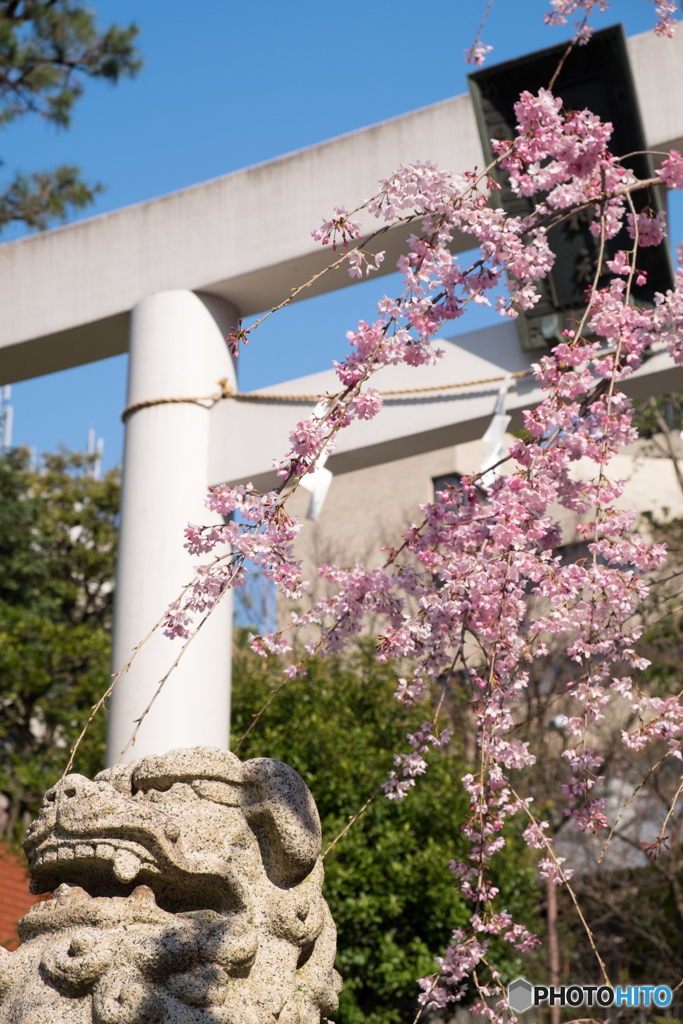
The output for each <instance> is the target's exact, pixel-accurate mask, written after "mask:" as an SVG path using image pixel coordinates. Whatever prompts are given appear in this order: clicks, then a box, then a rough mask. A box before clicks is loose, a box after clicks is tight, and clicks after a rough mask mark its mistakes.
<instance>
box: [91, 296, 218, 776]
mask: <svg viewBox="0 0 683 1024" xmlns="http://www.w3.org/2000/svg"><path fill="white" fill-rule="evenodd" d="M236 320H237V313H236V311H235V309H234V307H232V306H231V305H230V304H229V303H227V302H224V301H223V300H221V299H218V298H216V297H215V296H212V295H206V294H195V293H194V292H191V291H183V290H178V291H165V292H157V293H156V294H153V295H150V296H148V297H147V298H144V299H142V301H141V302H139V303H138V304H137V305H136V306H135V307H134V309H133V311H132V315H131V327H130V367H129V371H128V405H131V404H133V403H136V402H140V401H144V400H146V399H153V398H176V397H188V398H194V397H197V396H204V395H211V394H215V393H216V392H217V391H218V390H219V386H218V381H219V380H220V379H221V378H223V377H227V379H228V384H229V385H230V386H231V387H232V388H233V389H235V390H236V387H237V384H236V378H235V370H234V365H233V361H232V357H231V355H230V352H229V350H228V346H227V344H226V341H225V336H226V334H227V333H228V330H229V329H230V327H232V326H234V325H235V323H236ZM209 424H210V416H209V411H208V409H207V408H202V407H201V406H200V405H197V404H190V403H177V404H173V403H168V404H163V405H154V406H151V407H148V408H143V409H138V410H136V411H135V412H133V413H132V414H131V415H130V416H129V417H128V420H127V422H126V438H125V456H124V472H123V492H122V500H121V530H120V538H119V555H118V567H117V587H116V600H115V608H114V637H113V651H112V670H113V671H118V670H119V669H120V668H121V667H122V666H123V665H124V664H125V663H126V661H127V660H128V658H129V657H130V654H131V652H132V650H133V648H134V646H135V645H137V644H139V643H140V641H141V640H142V638H143V635H144V633H145V632H146V631H147V630H148V629H151V627H152V626H153V625H154V623H155V622H156V621H157V620H158V618H159V616H160V615H161V614H162V612H163V611H164V608H167V607H168V606H169V604H170V603H171V602H172V601H173V600H174V599H175V598H176V597H177V596H178V594H179V592H180V589H181V587H182V586H183V585H185V584H186V583H188V582H189V581H190V579H191V578H192V571H193V564H194V562H195V561H197V560H196V559H192V558H191V557H190V556H189V555H188V553H187V551H186V550H185V549H184V547H183V529H184V527H185V526H186V525H187V523H188V522H196V523H209V522H211V521H221V520H220V517H215V516H214V517H213V519H212V517H211V515H210V513H209V512H208V511H207V509H206V508H205V507H204V499H205V497H206V493H207V486H208V479H209V474H208V452H209ZM231 628H232V599H231V595H230V594H227V595H226V596H225V597H224V598H223V600H222V601H221V603H220V605H219V606H218V608H216V610H215V611H214V612H213V613H212V615H211V617H210V618H209V619H208V621H207V622H206V624H205V625H204V626H203V627H202V629H201V630H200V632H199V633H198V635H197V636H196V638H195V639H194V640H193V641H192V643H191V644H190V645H189V647H188V649H187V651H186V653H185V654H184V655H183V657H182V658H181V661H180V663H179V665H178V667H177V668H176V669H175V670H174V671H173V672H172V673H171V675H170V677H169V679H168V681H167V683H166V684H165V686H164V688H163V690H162V692H161V694H160V695H159V697H158V698H157V700H156V702H155V705H154V708H153V712H152V713H151V714H150V715H148V716H147V718H146V719H145V720H144V722H143V723H142V726H141V728H140V731H139V734H138V737H137V739H136V743H135V746H134V747H132V748H131V749H130V750H129V751H128V753H127V755H126V760H131V759H133V758H137V757H141V756H143V755H145V754H148V753H159V752H160V751H164V750H170V749H172V748H173V747H187V746H195V745H199V744H211V745H215V746H218V747H228V746H229V740H230V661H231ZM180 643H181V641H180V640H178V639H176V640H173V641H171V640H169V639H168V638H166V637H164V636H163V635H162V633H161V631H160V630H157V632H156V633H155V634H154V635H153V636H152V637H151V638H150V639H149V640H148V641H147V642H146V643H145V645H144V646H143V647H142V649H141V650H140V651H139V653H138V654H137V655H136V657H135V659H134V661H133V664H132V666H131V668H130V670H129V671H128V672H127V673H125V674H124V675H122V676H121V677H120V678H119V680H118V682H117V683H116V686H115V689H114V693H113V695H112V698H111V703H110V710H109V720H108V735H107V764H108V765H111V764H115V763H116V762H117V760H118V759H119V754H120V752H121V751H122V750H123V748H124V747H125V745H126V743H127V742H128V740H129V738H130V735H131V732H132V729H133V723H134V720H135V719H137V718H138V717H139V716H140V715H141V713H142V712H143V710H144V709H145V707H146V706H147V704H148V702H149V700H150V698H151V697H152V695H153V694H154V692H155V690H156V688H157V686H158V684H159V681H160V679H161V678H162V677H163V676H164V674H165V673H166V672H167V671H168V669H169V666H170V665H171V664H172V662H173V660H174V658H175V656H176V655H177V653H178V649H179V646H178V645H179V644H180Z"/></svg>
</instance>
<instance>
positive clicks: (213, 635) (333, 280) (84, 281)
mask: <svg viewBox="0 0 683 1024" xmlns="http://www.w3.org/2000/svg"><path fill="white" fill-rule="evenodd" d="M628 53H629V58H630V62H631V68H632V74H633V78H634V81H635V86H636V91H637V95H638V100H639V104H640V109H641V112H642V117H643V122H644V125H645V132H646V142H647V146H648V148H650V149H653V150H668V149H671V148H674V147H675V148H678V149H683V34H679V35H678V36H677V38H676V39H674V40H669V39H659V38H657V37H656V36H655V35H654V33H646V34H643V35H639V36H635V37H633V38H631V39H629V40H628ZM662 97H666V101H665V102H663V101H662ZM426 157H428V158H429V159H432V160H434V161H436V162H437V163H438V164H439V165H440V166H442V167H452V168H455V169H467V168H471V167H474V166H475V165H478V166H480V167H481V166H482V165H483V154H482V150H481V145H480V142H479V135H478V130H477V125H476V121H475V116H474V111H473V108H472V102H471V100H470V97H469V96H468V95H463V96H457V97H455V98H453V99H448V100H445V101H443V102H441V103H438V104H435V105H433V106H430V107H426V108H424V109H422V110H418V111H414V112H412V113H409V114H406V115H403V116H401V117H397V118H394V119H392V120H390V121H386V122H383V123H381V124H378V125H375V126H373V127H370V128H365V129H361V130H360V131H357V132H353V133H351V134H349V135H345V136H342V137H340V138H337V139H333V140H332V141H329V142H325V143H322V144H320V145H317V146H313V147H311V148H309V149H305V150H301V151H299V152H295V153H292V154H289V155H287V156H284V157H280V158H278V159H276V160H273V161H269V162H267V163H264V164H259V165H256V166H254V167H249V168H247V169H245V170H242V171H237V172H235V173H233V174H229V175H226V176H224V177H221V178H217V179H214V180H212V181H209V182H205V183H203V184H200V185H196V186H194V187H192V188H188V189H183V190H182V191H179V192H175V193H172V194H170V195H167V196H162V197H161V198H158V199H154V200H150V201H149V202H145V203H140V204H138V205H135V206H131V207H126V208H124V209H121V210H117V211H114V212H113V213H108V214H104V215H102V216H98V217H94V218H92V219H90V220H84V221H80V222H78V223H76V224H72V225H68V226H66V227H62V228H57V229H55V230H52V231H48V232H46V233H44V234H41V235H34V236H31V237H28V238H23V239H20V240H18V241H14V242H8V243H5V244H3V245H0V307H1V308H2V322H1V323H0V383H5V382H7V383H13V382H15V381H19V380H25V379H27V378H30V377H35V376H39V375H42V374H46V373H51V372H54V371H56V370H62V369H66V368H68V367H72V366H77V365H80V364H83V363H88V362H93V361H95V360H98V359H103V358H106V357H108V356H112V355H117V354H119V353H122V352H125V351H129V352H130V367H129V378H128V404H129V405H130V404H136V403H139V402H144V401H145V400H147V399H156V398H175V397H186V398H193V397H195V396H203V395H211V394H213V393H215V391H216V389H217V381H219V380H220V379H221V378H227V379H228V382H229V384H230V385H231V387H232V388H233V390H236V388H237V382H236V378H235V370H234V367H233V363H232V360H231V357H230V355H229V353H228V349H227V346H226V344H225V341H224V338H225V335H226V333H227V332H228V330H229V328H230V327H231V326H233V325H235V324H236V321H237V318H238V317H239V316H248V315H250V314H254V313H258V312H260V311H262V310H264V309H268V308H270V307H272V306H274V305H276V304H277V303H278V302H280V301H282V299H283V298H284V297H286V296H287V295H289V294H290V290H291V288H292V287H294V286H296V285H298V284H301V283H303V282H304V281H306V280H307V279H309V278H310V277H311V276H312V275H313V274H314V273H316V272H317V271H319V270H321V269H323V268H324V266H325V265H326V256H327V253H326V252H325V251H321V250H320V247H319V246H318V245H316V244H315V243H313V242H312V240H311V237H310V231H311V228H312V227H313V226H315V225H316V224H317V223H319V221H320V219H321V217H322V216H323V215H325V214H326V213H327V212H328V211H330V210H331V209H332V208H333V207H334V206H335V205H337V204H339V203H340V202H346V203H347V205H348V206H350V207H352V206H353V205H355V202H356V201H357V200H358V199H359V198H363V197H365V196H367V195H370V194H372V192H373V191H374V189H375V187H376V182H377V180H378V179H379V178H382V177H385V176H386V175H387V174H388V173H390V171H391V170H392V168H394V167H396V166H398V165H399V164H400V163H408V162H411V161H415V160H419V159H424V158H426ZM371 227H372V224H371V222H370V221H366V222H365V223H364V228H365V229H366V230H368V231H370V229H371ZM405 236H406V232H405V231H403V230H401V229H393V230H392V231H390V232H389V233H388V234H387V235H385V236H384V238H383V240H382V246H383V248H385V249H386V251H387V258H386V260H385V262H384V264H383V267H384V268H385V271H387V272H388V271H391V270H392V269H393V267H394V266H395V261H396V258H397V256H398V255H399V253H400V252H401V251H402V247H403V244H404V242H405ZM471 244H472V240H471V238H465V237H463V236H461V237H459V238H456V239H455V240H454V250H455V251H463V250H465V249H468V248H470V247H471ZM350 283H351V281H350V279H349V278H348V276H347V275H346V274H343V273H342V274H336V275H335V274H328V275H325V276H324V277H322V278H321V279H320V280H319V281H318V283H317V285H316V286H313V287H312V288H311V289H309V290H308V292H307V295H308V296H312V295H316V294H320V293H321V292H323V291H326V290H332V289H334V288H338V287H342V286H345V285H348V284H350ZM530 362H531V358H530V357H529V355H528V354H526V353H523V352H522V351H521V348H520V345H519V342H518V340H517V334H516V331H515V328H514V325H512V324H509V323H507V324H501V326H499V327H496V328H491V329H487V330H484V331H479V332H475V333H474V334H470V335H464V336H460V337H458V338H457V339H455V341H454V343H453V344H450V345H448V346H447V352H446V357H445V361H442V362H441V364H440V365H439V366H438V367H434V368H424V369H422V370H421V371H419V373H420V379H419V382H418V381H417V378H416V377H415V376H414V374H413V372H411V371H410V370H409V369H408V368H406V367H397V368H387V369H386V370H383V371H382V375H381V382H380V387H382V388H383V389H401V388H411V387H414V386H415V385H416V384H419V386H430V385H431V386H437V385H440V386H441V390H437V391H432V392H429V394H428V397H426V398H425V399H424V401H420V402H417V403H416V402H415V401H412V402H411V403H410V405H409V406H407V405H406V404H405V403H404V402H402V400H401V399H400V398H398V399H396V400H395V401H390V402H388V403H387V407H386V408H385V409H384V411H383V413H382V415H381V416H380V417H378V418H377V419H375V420H373V421H371V422H370V423H356V424H353V426H352V427H351V428H350V429H349V430H347V431H345V432H344V434H343V435H342V436H341V439H340V444H339V446H338V448H337V449H336V451H335V452H334V454H333V455H332V456H331V457H330V459H329V462H328V466H329V468H330V469H331V470H332V471H333V472H334V473H336V474H340V473H345V472H349V471H351V470H354V469H358V468H361V467H365V466H372V465H377V464H379V463H383V462H388V461H391V460H393V459H397V458H403V457H405V456H406V455H415V454H419V453H423V452H427V451H430V450H433V449H435V448H439V447H444V446H446V445H449V444H457V443H460V442H463V441H467V440H471V439H474V438H476V437H481V434H482V431H483V428H484V425H485V424H486V422H487V421H488V418H489V417H490V414H491V410H492V401H491V391H492V387H493V389H495V385H493V386H492V385H491V384H488V385H485V384H484V385H478V386H475V387H471V388H469V389H468V390H467V391H466V392H462V391H458V390H457V389H447V388H445V385H446V384H449V383H455V382H457V381H471V380H482V379H488V378H492V377H497V376H498V377H500V376H503V375H504V374H505V373H508V372H510V373H514V372H517V371H523V370H525V369H527V368H528V367H529V365H530ZM335 382H336V378H334V376H333V374H332V372H331V371H327V372H325V373H320V374H313V375H311V376H308V377H304V378H300V379H299V380H296V381H287V382H285V383H283V384H280V385H277V386H275V387H271V388H268V389H264V392H262V393H268V394H271V395H291V394H292V393H294V394H316V393H320V392H322V391H325V390H327V389H328V388H331V387H334V384H335ZM629 386H630V389H631V391H632V393H633V394H641V395H644V394H652V393H656V392H657V391H665V390H673V389H679V388H683V371H681V370H680V369H675V368H673V366H672V364H671V362H670V360H669V359H668V357H667V356H666V355H664V354H658V355H655V356H654V358H652V359H651V360H649V361H648V363H647V364H646V366H645V367H643V369H642V370H641V371H640V373H639V374H637V375H636V377H634V379H633V380H632V382H631V383H630V385H629ZM537 400H538V394H537V392H536V390H535V389H534V385H533V383H532V382H531V381H530V380H529V379H528V378H521V379H520V380H519V382H518V384H517V386H516V388H515V389H514V390H513V392H512V393H511V395H510V397H509V402H508V406H509V411H511V412H514V410H519V409H521V408H522V407H525V406H528V405H529V404H530V403H533V402H534V401H537ZM305 412H306V404H305V402H303V403H297V402H292V401H291V400H286V399H284V398H283V399H281V400H279V401H278V400H274V401H269V402H268V403H267V404H261V403H259V405H258V406H255V405H254V404H253V403H251V402H249V401H243V400H229V401H221V402H217V403H216V404H215V405H214V406H213V407H212V408H211V409H207V408H204V407H202V406H201V405H199V404H191V403H180V404H173V403H168V404H160V405H152V406H149V407H144V408H140V409H138V411H136V412H135V413H134V414H132V415H131V416H130V417H129V418H128V420H127V424H126V438H125V455H124V471H123V496H122V510H121V535H120V551H119V562H118V571H117V590H116V607H115V616H114V644H113V665H114V668H119V667H121V665H122V664H124V663H125V662H126V660H127V658H128V656H129V654H130V652H131V650H132V648H133V646H134V645H136V644H138V643H139V642H140V641H141V640H142V638H143V637H144V635H145V634H146V633H147V631H148V630H149V629H150V627H151V626H152V625H153V624H154V622H155V621H156V620H157V619H158V618H159V616H160V615H161V613H162V612H163V610H164V608H165V607H166V606H167V605H168V604H169V603H170V601H171V600H173V599H174V598H175V597H176V596H177V594H178V592H179V590H180V588H181V586H182V585H183V583H185V582H187V579H188V576H189V573H190V563H189V561H188V556H187V554H186V552H185V551H184V550H183V547H182V531H183V527H184V526H185V525H186V523H187V522H188V521H195V522H202V521H203V522H206V521H207V513H206V510H205V509H204V505H203V500H204V497H205V493H206V490H207V487H208V486H210V485H214V484H217V483H221V482H229V483H238V482H245V481H247V480H252V481H253V482H254V483H255V484H256V485H257V486H258V487H261V488H264V487H269V486H272V484H273V483H274V482H275V477H274V474H273V471H272V468H271V459H272V457H273V456H274V455H279V454H282V452H283V451H284V449H285V444H286V439H287V434H288V431H289V429H290V428H291V426H292V425H293V423H294V422H296V420H298V419H300V418H301V416H302V414H305ZM231 614H232V609H231V605H230V603H229V600H224V601H223V607H222V608H220V607H219V608H218V609H217V611H216V612H215V613H214V614H213V615H212V617H211V619H210V620H209V622H208V623H207V626H206V627H205V628H204V629H202V630H201V632H200V633H199V635H198V636H197V639H196V641H194V642H193V643H192V644H191V645H190V647H189V648H188V651H187V654H186V655H185V656H184V657H183V659H182V661H181V663H180V665H179V667H178V669H177V670H176V671H175V672H174V673H173V674H172V675H171V677H170V679H169V681H168V683H167V685H166V688H165V689H164V691H163V693H162V695H161V696H160V698H159V700H158V702H157V704H156V706H155V710H154V714H153V715H150V716H149V717H148V718H147V719H146V720H145V722H144V723H143V726H142V728H141V730H140V733H139V736H138V739H137V742H136V745H135V747H134V749H133V750H132V751H131V752H130V756H136V757H137V756H141V755H143V754H147V753H150V752H162V751H165V750H168V749H170V748H172V747H178V746H192V745H196V744H213V745H216V746H219V747H227V746H228V744H229V714H230V711H229V708H230V683H229V680H230V634H231V628H230V627H231ZM173 657H174V651H173V647H172V645H170V644H169V642H168V641H167V640H165V639H164V638H163V637H161V636H160V635H158V633H157V634H156V635H155V636H153V637H152V639H151V640H150V641H149V642H148V643H147V644H145V646H144V647H143V649H142V650H141V652H140V654H139V655H138V656H137V657H136V659H135V661H134V662H133V666H132V668H131V670H130V671H129V672H128V673H127V674H126V675H124V676H123V677H122V678H121V679H120V680H119V682H118V684H117V688H116V690H115V693H114V696H113V698H112V702H111V710H110V716H109V740H108V751H109V753H108V760H109V761H110V762H112V761H116V759H117V757H118V753H119V751H120V750H121V748H122V747H123V745H124V744H125V742H126V741H127V739H128V737H129V734H130V732H131V729H132V723H133V720H134V719H136V718H137V717H138V716H139V715H140V713H141V711H142V710H143V708H144V707H145V705H146V704H147V703H148V701H149V698H150V696H151V695H152V693H153V692H154V690H155V689H156V687H157V684H158V681H159V679H160V678H161V677H162V676H163V675H164V673H165V672H166V671H167V670H168V668H169V665H170V663H171V661H172V659H173Z"/></svg>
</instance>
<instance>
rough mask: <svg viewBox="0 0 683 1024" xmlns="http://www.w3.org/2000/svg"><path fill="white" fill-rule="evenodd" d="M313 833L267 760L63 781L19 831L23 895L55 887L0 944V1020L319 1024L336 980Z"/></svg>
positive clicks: (150, 767)
mask: <svg viewBox="0 0 683 1024" xmlns="http://www.w3.org/2000/svg"><path fill="white" fill-rule="evenodd" d="M320 839H321V836H320V821H319V818H318V812H317V810H316V807H315V803H314V802H313V797H312V796H311V793H310V791H309V790H308V788H307V786H306V785H305V784H304V782H303V780H302V779H301V777H300V776H299V775H298V774H297V773H296V772H295V771H294V770H293V769H292V768H289V767H288V766H287V765H286V764H282V763H281V762H280V761H272V760H270V759H269V758H257V759H255V760H252V761H246V762H245V763H244V764H242V763H241V762H240V761H239V760H238V758H237V757H235V756H234V755H233V754H230V753H228V752H227V751H224V750H218V749H216V748H213V747H195V748H193V749H190V750H174V751H171V753H169V754H165V755H163V756H150V757H145V758H142V759H141V760H139V761H134V762H132V763H131V764H128V765H121V766H118V767H116V768H110V769H108V770H107V771H104V772H101V773H100V774H99V775H98V776H97V777H96V779H95V780H94V781H92V782H91V781H90V780H89V779H85V778H83V777H82V776H80V775H69V776H67V777H66V778H65V779H62V781H61V782H59V783H58V784H57V785H56V786H55V787H54V788H53V789H51V790H49V792H48V793H46V794H45V799H44V802H43V807H42V809H41V812H40V815H39V817H38V819H37V820H36V821H35V822H34V823H33V824H32V826H31V828H30V829H29V833H28V837H27V839H26V843H25V848H26V853H27V855H28V859H29V863H30V867H31V890H32V892H34V893H42V892H48V891H52V890H54V892H53V896H52V899H50V900H48V901H47V902H44V903H38V904H37V905H36V906H34V907H33V908H32V909H31V911H30V912H29V913H28V914H27V915H26V917H24V918H23V919H22V920H21V921H20V923H19V937H20V939H21V945H20V946H19V948H18V950H17V951H16V952H14V953H8V952H7V951H3V950H0V1024H61V1022H64V1024H90V1022H91V1021H92V1022H95V1024H273V1022H275V1021H277V1022H279V1024H318V1022H319V1021H320V1018H321V1016H322V1017H326V1016H327V1015H328V1014H330V1013H332V1012H334V1010H335V1009H336V1008H337V993H338V991H339V988H340V986H341V981H340V978H339V975H338V974H337V972H336V971H335V970H334V966H333V964H334V956H335V950H336V931H335V927H334V923H333V921H332V918H331V916H330V912H329V910H328V908H327V904H326V903H325V900H324V899H323V897H322V892H321V886H322V880H323V869H322V862H321V860H320Z"/></svg>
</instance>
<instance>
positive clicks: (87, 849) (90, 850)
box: [76, 843, 95, 858]
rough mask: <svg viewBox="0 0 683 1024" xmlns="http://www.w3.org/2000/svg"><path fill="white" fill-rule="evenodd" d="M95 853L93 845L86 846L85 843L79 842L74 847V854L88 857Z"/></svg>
mask: <svg viewBox="0 0 683 1024" xmlns="http://www.w3.org/2000/svg"><path fill="white" fill-rule="evenodd" d="M94 853H95V850H94V847H92V846H88V844H87V843H79V844H78V846H77V847H76V856H77V857H84V858H89V857H92V856H93V854H94Z"/></svg>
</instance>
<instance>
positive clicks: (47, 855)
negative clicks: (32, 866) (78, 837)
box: [44, 850, 57, 861]
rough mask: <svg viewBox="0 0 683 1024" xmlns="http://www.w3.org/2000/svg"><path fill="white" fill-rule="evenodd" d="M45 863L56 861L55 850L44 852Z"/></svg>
mask: <svg viewBox="0 0 683 1024" xmlns="http://www.w3.org/2000/svg"><path fill="white" fill-rule="evenodd" d="M44 859H45V861H51V860H57V851H56V850H46V851H45V854H44Z"/></svg>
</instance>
